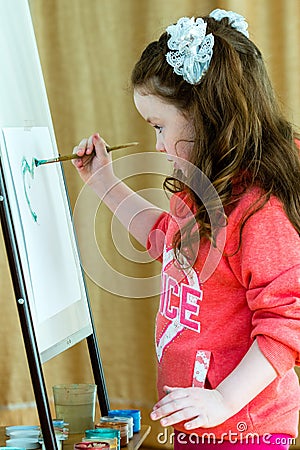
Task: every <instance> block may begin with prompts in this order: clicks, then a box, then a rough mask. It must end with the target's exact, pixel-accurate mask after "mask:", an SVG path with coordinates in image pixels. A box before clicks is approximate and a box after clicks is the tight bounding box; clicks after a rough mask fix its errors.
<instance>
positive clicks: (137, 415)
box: [108, 409, 141, 433]
mask: <svg viewBox="0 0 300 450" xmlns="http://www.w3.org/2000/svg"><path fill="white" fill-rule="evenodd" d="M108 415H109V416H129V417H130V416H131V417H132V418H133V432H134V433H138V432H139V431H141V411H140V410H139V409H111V410H110V411H108Z"/></svg>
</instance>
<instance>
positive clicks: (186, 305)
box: [156, 249, 203, 361]
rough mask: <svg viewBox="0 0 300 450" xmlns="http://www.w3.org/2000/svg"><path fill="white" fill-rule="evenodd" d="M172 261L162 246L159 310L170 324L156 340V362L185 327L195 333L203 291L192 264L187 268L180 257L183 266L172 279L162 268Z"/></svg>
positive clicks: (197, 329)
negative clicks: (177, 276)
mask: <svg viewBox="0 0 300 450" xmlns="http://www.w3.org/2000/svg"><path fill="white" fill-rule="evenodd" d="M173 261H174V252H173V249H170V250H168V251H167V250H166V249H165V250H164V258H163V274H162V292H161V298H160V306H159V313H160V314H162V315H163V316H164V317H165V318H166V319H168V320H169V321H170V323H169V324H168V325H167V326H166V328H165V329H164V331H163V333H162V335H161V336H160V338H159V340H158V342H157V343H156V353H157V358H158V361H160V360H161V358H162V355H163V352H164V349H165V348H166V346H167V345H169V344H170V343H171V342H172V341H173V339H174V338H175V337H176V336H177V335H178V334H180V333H181V332H182V331H183V330H185V329H189V330H192V331H195V332H197V333H200V330H201V324H200V321H199V312H200V302H201V301H202V296H203V292H202V288H201V285H200V282H199V279H198V276H197V273H196V272H195V270H194V269H193V268H192V267H188V264H187V261H185V260H184V259H183V265H182V267H184V268H183V269H181V270H180V273H181V276H180V279H176V278H175V277H174V276H172V275H170V274H169V273H168V272H167V271H166V269H167V267H168V266H169V265H170V264H172V263H173Z"/></svg>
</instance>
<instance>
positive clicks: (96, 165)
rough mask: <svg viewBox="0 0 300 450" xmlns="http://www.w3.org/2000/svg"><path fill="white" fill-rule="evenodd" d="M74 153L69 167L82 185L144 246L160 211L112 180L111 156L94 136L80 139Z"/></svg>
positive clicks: (117, 180)
mask: <svg viewBox="0 0 300 450" xmlns="http://www.w3.org/2000/svg"><path fill="white" fill-rule="evenodd" d="M74 152H75V153H77V154H78V156H80V158H78V159H75V160H73V164H74V165H75V167H76V168H77V170H78V172H79V174H80V176H81V178H82V179H83V181H84V182H85V183H87V184H88V185H90V186H91V187H92V189H93V190H94V191H95V192H96V194H97V195H98V196H99V197H100V198H101V199H102V200H103V201H104V203H105V204H106V205H107V206H108V208H109V209H110V210H111V211H112V213H113V214H114V215H115V216H116V217H117V218H118V219H119V221H120V222H121V223H122V224H123V225H124V226H125V227H126V228H127V230H128V231H129V232H130V233H131V234H132V236H134V238H135V239H136V240H137V241H138V242H140V243H141V244H142V245H143V246H146V242H147V239H148V235H149V232H150V230H151V229H152V227H153V225H154V224H155V222H156V221H157V219H158V217H159V216H160V214H161V213H162V212H163V211H162V210H161V209H160V208H158V207H157V206H155V205H153V204H152V203H150V202H148V201H147V200H145V199H144V198H143V197H141V196H140V195H138V194H137V193H135V192H134V191H133V190H132V189H130V188H129V187H128V186H127V185H126V184H125V183H123V182H122V181H121V180H119V179H118V178H117V177H116V176H115V174H114V172H113V169H112V161H111V156H110V155H109V153H108V152H107V150H106V144H105V142H104V140H103V139H102V138H101V137H100V136H99V134H98V133H97V134H93V135H92V136H90V138H88V139H83V140H82V141H81V142H80V144H79V145H78V146H77V147H75V148H74Z"/></svg>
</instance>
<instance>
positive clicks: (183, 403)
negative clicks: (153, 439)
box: [150, 386, 233, 430]
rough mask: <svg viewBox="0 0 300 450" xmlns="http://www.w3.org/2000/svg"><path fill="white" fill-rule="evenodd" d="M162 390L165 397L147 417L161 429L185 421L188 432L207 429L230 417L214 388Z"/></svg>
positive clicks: (167, 387)
mask: <svg viewBox="0 0 300 450" xmlns="http://www.w3.org/2000/svg"><path fill="white" fill-rule="evenodd" d="M164 390H165V392H166V396H165V397H163V398H162V399H161V400H160V401H159V402H158V403H156V405H155V406H154V407H153V411H152V413H151V414H150V417H151V419H153V420H160V423H161V425H162V426H164V427H167V426H169V425H174V424H176V423H179V422H185V424H184V427H185V428H186V429H187V430H193V429H195V428H199V427H203V428H209V427H214V426H217V425H220V424H221V423H223V422H225V420H227V419H228V418H229V417H231V416H232V415H233V414H232V412H231V411H230V408H229V407H228V406H227V405H225V402H224V399H223V396H222V394H221V393H220V392H219V391H218V390H217V389H213V390H210V389H203V388H197V387H191V388H176V387H173V388H171V387H169V386H165V388H164Z"/></svg>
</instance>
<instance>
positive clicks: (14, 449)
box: [0, 447, 26, 450]
mask: <svg viewBox="0 0 300 450" xmlns="http://www.w3.org/2000/svg"><path fill="white" fill-rule="evenodd" d="M0 450H7V447H0ZM10 450H26V448H25V447H10Z"/></svg>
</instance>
